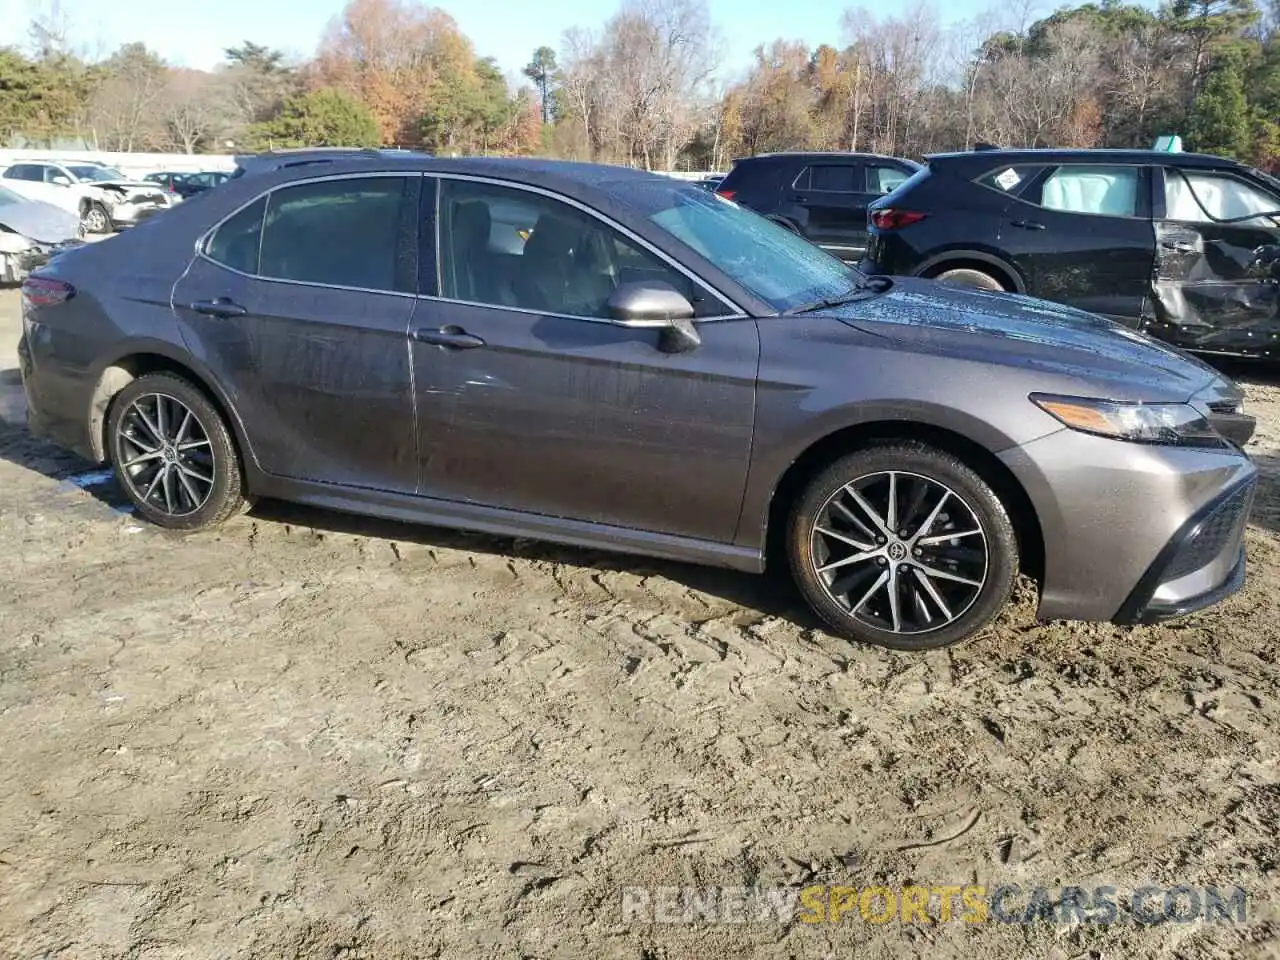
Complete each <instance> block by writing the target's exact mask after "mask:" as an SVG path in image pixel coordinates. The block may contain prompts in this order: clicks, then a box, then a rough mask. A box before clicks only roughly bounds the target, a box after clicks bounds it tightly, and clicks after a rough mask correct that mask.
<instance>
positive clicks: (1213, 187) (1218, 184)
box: [1164, 167, 1280, 228]
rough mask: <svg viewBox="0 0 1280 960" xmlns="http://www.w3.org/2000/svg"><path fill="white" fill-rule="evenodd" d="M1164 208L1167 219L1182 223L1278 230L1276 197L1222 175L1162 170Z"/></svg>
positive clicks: (1279, 219) (1279, 200)
mask: <svg viewBox="0 0 1280 960" xmlns="http://www.w3.org/2000/svg"><path fill="white" fill-rule="evenodd" d="M1164 206H1165V216H1166V217H1168V219H1170V220H1181V221H1183V222H1185V223H1215V222H1218V221H1222V220H1227V221H1232V222H1234V223H1236V224H1238V225H1241V226H1250V227H1264V228H1274V227H1277V226H1280V197H1275V196H1272V195H1271V194H1269V193H1267V192H1265V191H1263V190H1262V189H1261V188H1259V187H1255V186H1253V185H1252V184H1249V183H1246V182H1245V181H1243V180H1239V179H1237V178H1236V177H1233V176H1231V175H1230V174H1225V173H1217V172H1208V171H1201V170H1180V169H1177V168H1173V167H1171V168H1168V169H1166V170H1165V174H1164ZM1255 215H1256V216H1255Z"/></svg>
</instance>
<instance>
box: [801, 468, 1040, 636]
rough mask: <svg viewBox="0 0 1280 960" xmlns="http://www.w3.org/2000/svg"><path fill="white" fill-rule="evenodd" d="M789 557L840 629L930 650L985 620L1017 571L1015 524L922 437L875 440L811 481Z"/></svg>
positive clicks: (819, 609) (966, 471)
mask: <svg viewBox="0 0 1280 960" xmlns="http://www.w3.org/2000/svg"><path fill="white" fill-rule="evenodd" d="M787 552H788V554H789V559H790V563H791V569H792V573H793V575H794V576H795V579H796V583H797V585H798V586H799V588H800V591H801V592H802V593H803V594H804V596H805V599H806V600H808V602H809V605H810V606H811V607H812V608H813V610H814V611H815V612H816V613H817V614H818V615H819V616H820V617H822V619H823V620H825V621H826V622H827V623H828V624H830V625H831V626H832V627H833V628H834V629H835V631H836V633H838V634H840V635H841V636H844V637H847V638H848V639H851V640H858V641H862V642H865V643H873V644H877V645H880V646H885V647H892V648H895V649H899V650H927V649H932V648H935V647H944V646H948V645H950V644H953V643H956V642H958V641H960V640H963V639H965V638H967V637H969V636H971V635H972V634H974V633H975V632H977V631H978V630H980V629H981V628H982V627H984V626H986V624H988V623H989V622H990V621H991V620H992V618H994V617H995V615H996V614H997V613H998V612H999V611H1000V609H1001V608H1002V607H1003V606H1004V605H1005V603H1006V601H1007V600H1008V598H1009V594H1010V592H1011V591H1012V589H1013V582H1014V579H1015V577H1016V576H1017V571H1018V545H1017V538H1016V536H1015V534H1014V530H1013V524H1012V523H1011V522H1010V520H1009V516H1008V513H1007V512H1006V511H1005V508H1004V506H1003V504H1001V502H1000V500H999V498H998V497H997V496H996V495H995V493H994V492H993V491H992V490H991V488H990V487H989V486H988V485H987V484H986V483H985V482H984V481H983V480H982V478H981V477H979V476H978V474H977V473H975V472H974V471H973V470H972V469H970V468H969V467H968V466H966V465H965V464H964V463H963V462H961V461H960V460H958V459H957V458H956V457H954V456H952V455H951V454H949V453H944V452H943V451H941V450H937V449H935V448H933V447H929V446H926V445H924V444H920V443H895V444H888V445H883V446H874V447H868V448H867V449H864V450H860V451H858V452H856V453H852V454H849V455H848V456H845V457H841V458H840V459H839V460H837V461H836V462H835V463H833V464H831V465H830V466H829V467H827V468H826V469H825V470H823V471H822V472H821V473H819V474H818V475H817V476H816V477H814V478H813V480H812V481H811V482H810V483H809V485H808V487H807V488H806V489H805V492H804V493H803V495H802V496H801V497H800V500H799V501H798V502H797V504H796V506H795V508H794V510H793V511H792V514H791V519H790V524H789V529H788V536H787Z"/></svg>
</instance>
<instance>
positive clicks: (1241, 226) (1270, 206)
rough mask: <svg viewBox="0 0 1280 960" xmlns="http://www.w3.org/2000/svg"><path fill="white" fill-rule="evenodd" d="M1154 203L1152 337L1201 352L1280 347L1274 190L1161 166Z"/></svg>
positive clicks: (1279, 224)
mask: <svg viewBox="0 0 1280 960" xmlns="http://www.w3.org/2000/svg"><path fill="white" fill-rule="evenodd" d="M1156 206H1157V209H1156V239H1157V246H1156V252H1157V268H1156V282H1155V315H1156V328H1155V329H1156V332H1158V333H1160V334H1161V335H1162V336H1165V337H1167V338H1169V339H1171V340H1174V341H1175V342H1177V343H1180V344H1182V345H1184V346H1191V347H1196V348H1199V349H1205V350H1223V351H1227V352H1244V353H1255V352H1261V351H1264V350H1265V351H1274V350H1276V349H1278V348H1280V297H1278V294H1280V190H1278V189H1275V188H1273V187H1272V185H1270V184H1268V183H1266V182H1264V181H1262V180H1255V179H1253V178H1250V177H1246V176H1244V175H1243V174H1241V173H1239V172H1237V171H1231V170H1196V169H1185V168H1178V167H1165V168H1163V169H1162V170H1160V171H1159V185H1158V189H1157V193H1156Z"/></svg>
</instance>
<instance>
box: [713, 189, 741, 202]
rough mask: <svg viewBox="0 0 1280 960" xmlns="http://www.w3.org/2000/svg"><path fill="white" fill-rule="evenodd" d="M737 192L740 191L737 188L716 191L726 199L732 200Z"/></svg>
mask: <svg viewBox="0 0 1280 960" xmlns="http://www.w3.org/2000/svg"><path fill="white" fill-rule="evenodd" d="M737 192H738V191H737V190H717V191H716V193H718V194H720V196H722V197H724V198H725V199H726V200H732V199H733V195H734V194H735V193H737Z"/></svg>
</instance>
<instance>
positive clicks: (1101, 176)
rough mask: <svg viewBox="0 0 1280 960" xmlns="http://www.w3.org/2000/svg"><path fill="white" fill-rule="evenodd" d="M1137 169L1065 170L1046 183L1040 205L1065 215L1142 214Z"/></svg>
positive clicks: (1065, 167)
mask: <svg viewBox="0 0 1280 960" xmlns="http://www.w3.org/2000/svg"><path fill="white" fill-rule="evenodd" d="M1138 173H1139V169H1138V168H1137V167H1121V166H1116V167H1106V166H1094V165H1075V166H1071V165H1067V166H1061V167H1059V168H1058V169H1057V170H1055V171H1054V172H1053V174H1052V175H1051V176H1050V177H1049V178H1048V179H1047V180H1045V182H1044V186H1043V187H1042V188H1041V192H1040V205H1041V206H1042V207H1044V208H1045V209H1046V210H1058V211H1061V212H1063V213H1091V214H1095V215H1098V216H1104V217H1134V216H1137V214H1138Z"/></svg>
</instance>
